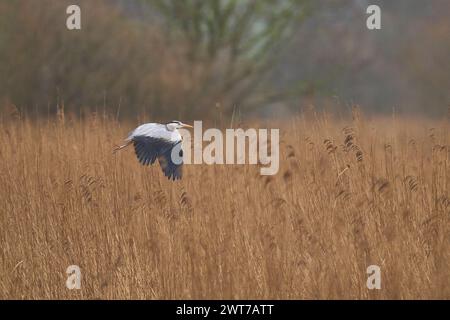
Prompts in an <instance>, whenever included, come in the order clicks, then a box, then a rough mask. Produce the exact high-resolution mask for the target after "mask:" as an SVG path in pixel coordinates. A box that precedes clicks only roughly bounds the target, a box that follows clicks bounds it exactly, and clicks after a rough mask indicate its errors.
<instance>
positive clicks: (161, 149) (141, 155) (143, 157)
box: [132, 136, 173, 165]
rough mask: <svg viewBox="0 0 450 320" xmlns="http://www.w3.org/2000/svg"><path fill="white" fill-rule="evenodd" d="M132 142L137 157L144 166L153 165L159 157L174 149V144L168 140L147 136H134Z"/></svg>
mask: <svg viewBox="0 0 450 320" xmlns="http://www.w3.org/2000/svg"><path fill="white" fill-rule="evenodd" d="M132 141H133V145H134V151H135V152H136V156H137V158H138V159H139V162H140V163H142V164H143V165H148V164H153V163H154V162H155V160H156V158H158V156H160V155H162V154H163V153H165V152H166V151H167V150H170V149H172V147H173V143H170V142H168V141H167V140H163V139H160V138H153V137H147V136H134V137H133V138H132Z"/></svg>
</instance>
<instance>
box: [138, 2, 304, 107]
mask: <svg viewBox="0 0 450 320" xmlns="http://www.w3.org/2000/svg"><path fill="white" fill-rule="evenodd" d="M143 1H144V2H146V3H148V4H149V5H150V6H151V7H152V8H153V9H156V10H157V11H158V12H159V13H160V14H161V15H162V17H163V21H164V22H165V23H166V27H167V32H168V34H169V36H170V38H171V40H172V41H174V42H177V43H178V42H180V41H182V42H184V44H185V56H186V58H187V59H188V62H189V64H190V65H191V68H190V80H191V81H192V84H193V85H192V87H191V89H192V90H191V91H190V92H189V93H188V95H187V96H186V97H185V98H186V102H185V107H186V110H185V111H186V112H196V111H198V109H199V108H204V107H205V106H208V107H209V108H211V107H212V106H213V105H215V104H216V103H219V104H220V105H222V106H223V107H224V109H225V111H230V110H231V109H232V108H233V107H234V106H235V105H240V106H245V107H249V106H250V105H251V104H252V100H253V101H255V100H256V101H258V103H259V104H261V103H264V102H268V101H269V100H272V99H274V98H275V99H283V98H285V97H286V96H287V95H291V94H295V93H298V92H297V91H296V90H295V88H287V89H286V90H284V91H283V92H280V91H277V92H271V91H270V90H269V89H268V86H267V83H266V81H265V80H267V76H268V75H269V74H270V71H273V69H274V68H273V67H274V65H275V64H276V63H277V57H278V56H277V54H278V53H279V52H280V50H282V48H281V47H282V46H286V41H288V40H289V38H290V37H291V36H292V34H293V33H294V32H295V27H296V26H298V25H299V23H301V22H302V21H304V20H305V18H306V17H307V16H308V15H309V14H310V12H311V11H312V2H311V1H310V0H287V1H272V0H257V1H256V0H244V1H238V0H208V1H202V0H186V1H177V0H143Z"/></svg>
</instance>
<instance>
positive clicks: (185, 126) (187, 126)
mask: <svg viewBox="0 0 450 320" xmlns="http://www.w3.org/2000/svg"><path fill="white" fill-rule="evenodd" d="M182 125H183V128H194V127H193V126H191V125H190V124H186V123H183V124H182Z"/></svg>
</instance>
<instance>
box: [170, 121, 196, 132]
mask: <svg viewBox="0 0 450 320" xmlns="http://www.w3.org/2000/svg"><path fill="white" fill-rule="evenodd" d="M166 128H167V130H169V131H173V130H175V129H180V128H193V126H191V125H188V124H185V123H183V122H181V121H177V120H174V121H170V122H168V123H166Z"/></svg>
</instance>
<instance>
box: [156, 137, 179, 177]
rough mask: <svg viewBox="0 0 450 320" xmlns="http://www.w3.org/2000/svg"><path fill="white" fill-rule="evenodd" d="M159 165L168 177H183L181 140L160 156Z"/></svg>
mask: <svg viewBox="0 0 450 320" xmlns="http://www.w3.org/2000/svg"><path fill="white" fill-rule="evenodd" d="M158 161H159V165H160V166H161V169H162V171H163V172H164V175H165V176H166V177H167V178H168V179H172V180H175V179H181V177H182V175H183V149H181V141H180V142H178V143H176V144H174V145H173V146H172V148H170V149H169V150H166V151H165V152H163V153H162V154H161V155H159V156H158Z"/></svg>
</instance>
